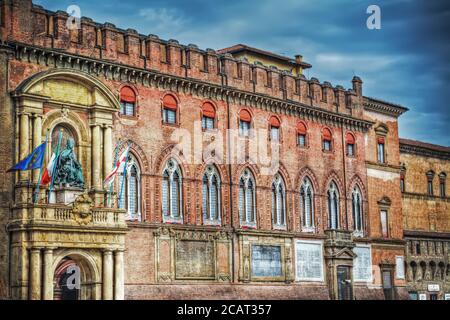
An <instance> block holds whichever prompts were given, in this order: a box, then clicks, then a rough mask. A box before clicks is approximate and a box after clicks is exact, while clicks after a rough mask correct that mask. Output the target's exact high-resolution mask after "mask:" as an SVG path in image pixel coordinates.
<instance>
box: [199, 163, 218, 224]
mask: <svg viewBox="0 0 450 320" xmlns="http://www.w3.org/2000/svg"><path fill="white" fill-rule="evenodd" d="M220 190H221V185H220V177H219V174H218V172H217V170H216V168H215V167H214V166H208V167H206V170H205V174H204V175H203V180H202V194H203V203H202V204H203V207H202V211H203V223H204V224H205V225H220V224H221V212H220V206H221V199H220Z"/></svg>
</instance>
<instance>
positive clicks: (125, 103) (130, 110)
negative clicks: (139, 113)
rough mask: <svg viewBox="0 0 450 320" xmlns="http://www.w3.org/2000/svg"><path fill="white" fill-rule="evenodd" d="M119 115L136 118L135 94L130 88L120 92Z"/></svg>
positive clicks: (124, 88)
mask: <svg viewBox="0 0 450 320" xmlns="http://www.w3.org/2000/svg"><path fill="white" fill-rule="evenodd" d="M120 114H121V115H123V116H129V117H135V116H136V94H135V93H134V91H133V89H131V88H130V87H128V86H127V87H123V88H122V90H120Z"/></svg>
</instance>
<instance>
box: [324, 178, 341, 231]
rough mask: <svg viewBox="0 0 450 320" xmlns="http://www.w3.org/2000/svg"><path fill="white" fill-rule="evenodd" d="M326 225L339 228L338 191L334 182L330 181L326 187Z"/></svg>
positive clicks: (334, 228)
mask: <svg viewBox="0 0 450 320" xmlns="http://www.w3.org/2000/svg"><path fill="white" fill-rule="evenodd" d="M327 194H328V227H329V228H330V229H331V230H336V229H339V192H338V190H337V187H336V184H335V183H334V182H331V184H330V186H329V188H328V193H327Z"/></svg>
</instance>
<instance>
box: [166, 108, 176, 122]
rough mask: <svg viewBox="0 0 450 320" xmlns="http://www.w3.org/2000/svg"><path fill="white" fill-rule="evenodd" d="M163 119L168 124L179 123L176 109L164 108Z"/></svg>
mask: <svg viewBox="0 0 450 320" xmlns="http://www.w3.org/2000/svg"><path fill="white" fill-rule="evenodd" d="M163 121H164V123H168V124H176V123H177V113H176V112H175V111H174V110H170V109H164V110H163Z"/></svg>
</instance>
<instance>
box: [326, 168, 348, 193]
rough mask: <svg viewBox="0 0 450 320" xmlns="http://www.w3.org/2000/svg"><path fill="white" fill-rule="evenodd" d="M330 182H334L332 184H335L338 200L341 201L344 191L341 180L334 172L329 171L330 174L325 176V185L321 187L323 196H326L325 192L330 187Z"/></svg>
mask: <svg viewBox="0 0 450 320" xmlns="http://www.w3.org/2000/svg"><path fill="white" fill-rule="evenodd" d="M331 181H334V183H335V184H336V187H337V189H338V192H339V198H341V199H342V197H343V195H344V190H345V189H344V187H343V183H342V180H341V178H339V175H338V174H337V172H336V171H334V170H332V171H330V173H329V174H328V175H327V178H326V179H325V184H324V185H323V192H324V194H326V192H327V190H328V187H329V186H330V183H331Z"/></svg>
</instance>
